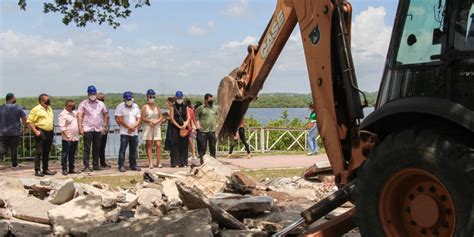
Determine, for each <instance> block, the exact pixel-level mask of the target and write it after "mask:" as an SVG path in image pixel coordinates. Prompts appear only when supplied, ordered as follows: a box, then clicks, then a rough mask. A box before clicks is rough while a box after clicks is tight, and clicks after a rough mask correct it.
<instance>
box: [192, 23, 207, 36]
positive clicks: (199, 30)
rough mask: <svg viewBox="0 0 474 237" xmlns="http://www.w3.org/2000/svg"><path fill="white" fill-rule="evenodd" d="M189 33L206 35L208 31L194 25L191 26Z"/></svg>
mask: <svg viewBox="0 0 474 237" xmlns="http://www.w3.org/2000/svg"><path fill="white" fill-rule="evenodd" d="M188 33H189V34H191V35H204V34H205V33H206V31H205V30H204V29H203V28H201V27H199V26H197V25H192V26H191V27H189V29H188Z"/></svg>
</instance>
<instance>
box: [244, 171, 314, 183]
mask: <svg viewBox="0 0 474 237" xmlns="http://www.w3.org/2000/svg"><path fill="white" fill-rule="evenodd" d="M305 169H306V168H288V169H258V170H255V169H252V170H242V173H244V174H246V175H248V176H250V177H252V178H254V179H255V180H258V181H261V180H264V179H266V178H270V179H274V178H280V177H293V176H298V177H299V176H301V174H302V173H303V171H304V170H305Z"/></svg>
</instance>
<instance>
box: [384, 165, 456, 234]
mask: <svg viewBox="0 0 474 237" xmlns="http://www.w3.org/2000/svg"><path fill="white" fill-rule="evenodd" d="M455 213H456V212H455V209H454V201H453V199H452V197H451V195H450V194H449V191H448V189H447V188H446V187H445V186H444V185H443V183H441V181H440V180H439V179H438V178H436V177H435V176H434V175H432V174H431V173H429V172H427V171H425V170H421V169H415V168H409V169H402V170H399V171H397V172H396V173H394V174H393V175H391V176H390V177H389V178H388V180H387V181H386V182H385V184H384V186H383V188H382V192H381V193H380V196H379V199H378V214H379V218H380V220H379V221H380V224H381V226H382V228H383V230H384V232H385V234H386V235H387V236H413V237H417V236H453V235H454V229H455V228H454V227H455V223H456V216H455Z"/></svg>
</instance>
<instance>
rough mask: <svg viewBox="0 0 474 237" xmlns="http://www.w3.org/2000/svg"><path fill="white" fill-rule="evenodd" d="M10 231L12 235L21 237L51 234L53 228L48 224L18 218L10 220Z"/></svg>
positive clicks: (41, 236)
mask: <svg viewBox="0 0 474 237" xmlns="http://www.w3.org/2000/svg"><path fill="white" fill-rule="evenodd" d="M10 233H11V235H12V236H22V237H37V236H40V237H46V236H51V237H52V236H53V230H52V229H51V226H50V225H45V224H39V223H34V222H29V221H24V220H18V219H13V220H10Z"/></svg>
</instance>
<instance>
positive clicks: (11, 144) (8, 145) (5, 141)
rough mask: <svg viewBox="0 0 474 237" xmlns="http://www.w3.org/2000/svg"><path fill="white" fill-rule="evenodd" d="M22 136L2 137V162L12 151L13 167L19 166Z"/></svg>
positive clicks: (0, 140) (0, 149)
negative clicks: (18, 152) (19, 143)
mask: <svg viewBox="0 0 474 237" xmlns="http://www.w3.org/2000/svg"><path fill="white" fill-rule="evenodd" d="M19 141H20V136H0V160H3V159H4V158H5V153H7V150H8V149H10V155H11V157H12V166H13V167H16V166H18V161H17V148H18V142H19Z"/></svg>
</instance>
